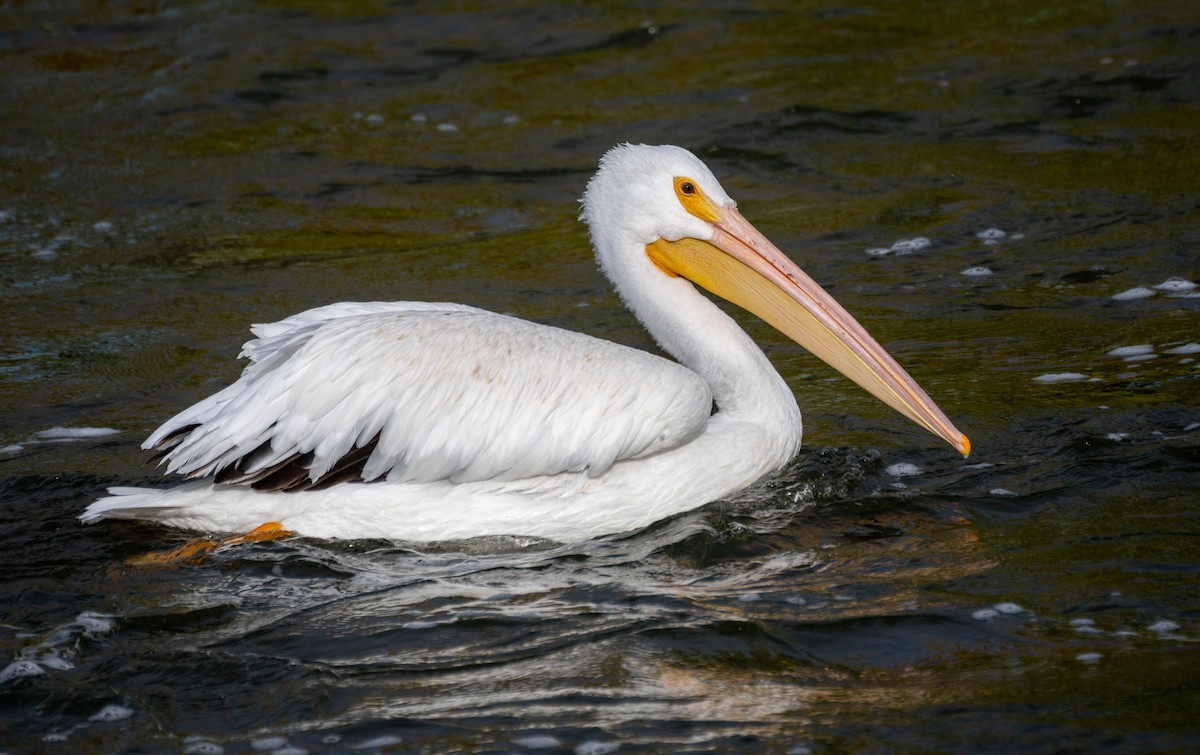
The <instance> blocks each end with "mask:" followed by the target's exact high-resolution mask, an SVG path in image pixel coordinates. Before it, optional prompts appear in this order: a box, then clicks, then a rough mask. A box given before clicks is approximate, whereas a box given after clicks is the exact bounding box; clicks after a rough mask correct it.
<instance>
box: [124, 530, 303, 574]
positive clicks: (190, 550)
mask: <svg viewBox="0 0 1200 755" xmlns="http://www.w3.org/2000/svg"><path fill="white" fill-rule="evenodd" d="M291 535H292V533H291V532H289V531H288V530H285V529H284V528H283V525H282V524H280V523H279V522H267V523H266V524H262V525H259V526H258V527H255V528H254V529H252V530H250V531H249V532H247V533H246V534H244V535H235V536H234V537H227V538H225V539H224V540H213V539H212V538H208V537H201V538H197V539H195V540H189V541H187V542H186V543H184V544H183V545H181V546H179V547H178V548H172V549H171V550H169V551H154V552H152V553H146V554H144V555H141V556H133V557H132V558H129V559H126V561H125V563H127V564H129V565H130V566H173V565H175V564H198V563H200V562H202V561H203V560H204V559H205V558H207V557H208V554H210V553H212V552H213V551H215V550H216V549H217V548H220V547H223V546H226V545H241V544H242V543H261V542H266V541H269V540H282V539H283V538H285V537H291Z"/></svg>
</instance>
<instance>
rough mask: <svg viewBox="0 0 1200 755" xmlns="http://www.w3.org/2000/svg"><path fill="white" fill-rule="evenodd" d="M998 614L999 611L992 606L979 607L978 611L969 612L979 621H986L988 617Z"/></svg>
mask: <svg viewBox="0 0 1200 755" xmlns="http://www.w3.org/2000/svg"><path fill="white" fill-rule="evenodd" d="M999 615H1000V612H999V611H997V610H996V609H994V608H980V609H979V610H978V611H975V612H974V613H972V614H971V618H972V619H978V620H979V621H987V620H988V619H994V618H996V617H997V616H999Z"/></svg>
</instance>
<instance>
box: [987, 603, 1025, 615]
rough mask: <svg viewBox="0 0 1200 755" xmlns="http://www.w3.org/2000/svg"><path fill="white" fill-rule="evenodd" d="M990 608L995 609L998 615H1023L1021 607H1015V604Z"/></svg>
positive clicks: (1000, 604)
mask: <svg viewBox="0 0 1200 755" xmlns="http://www.w3.org/2000/svg"><path fill="white" fill-rule="evenodd" d="M992 608H995V609H996V610H997V611H999V612H1000V613H1007V614H1013V613H1024V612H1025V609H1024V608H1022V607H1021V606H1019V605H1017V604H1016V603H997V604H996V605H994V606H992Z"/></svg>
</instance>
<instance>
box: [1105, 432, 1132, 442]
mask: <svg viewBox="0 0 1200 755" xmlns="http://www.w3.org/2000/svg"><path fill="white" fill-rule="evenodd" d="M1128 436H1129V433H1108V434H1107V435H1105V436H1104V437H1105V438H1107V439H1108V440H1125V438H1126V437H1128Z"/></svg>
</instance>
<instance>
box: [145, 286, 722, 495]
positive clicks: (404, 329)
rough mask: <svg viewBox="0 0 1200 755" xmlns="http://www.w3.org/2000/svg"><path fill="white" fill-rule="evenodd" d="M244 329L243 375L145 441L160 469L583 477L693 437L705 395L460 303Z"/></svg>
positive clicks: (678, 371) (274, 479) (685, 376)
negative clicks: (248, 334) (159, 458)
mask: <svg viewBox="0 0 1200 755" xmlns="http://www.w3.org/2000/svg"><path fill="white" fill-rule="evenodd" d="M253 333H254V334H255V335H256V336H257V338H256V339H254V340H252V341H250V342H248V343H247V344H246V345H245V346H244V347H243V351H242V356H244V357H248V358H249V359H250V364H249V365H248V366H247V367H246V369H245V370H244V371H243V373H242V376H241V377H240V378H239V379H238V381H237V382H235V383H234V384H233V385H231V386H229V387H227V388H225V389H224V390H222V391H220V392H218V393H216V394H214V395H212V396H210V397H209V398H207V399H205V400H204V401H201V402H199V403H198V404H196V405H194V406H192V407H190V408H188V409H186V410H185V411H183V412H180V413H179V414H178V415H177V416H176V417H174V418H173V419H171V420H170V421H168V422H166V423H165V424H164V425H163V426H162V427H160V428H159V429H158V430H157V431H156V432H155V433H154V434H153V435H151V436H150V438H149V439H147V441H146V443H145V444H144V447H145V448H153V449H157V450H159V451H160V452H162V453H163V459H164V460H165V462H166V464H167V467H168V470H169V471H171V472H177V473H180V474H184V475H187V476H189V477H206V476H210V475H219V479H221V480H223V481H227V482H234V483H244V484H246V483H248V484H255V485H258V486H261V487H264V488H266V487H271V488H274V489H299V488H306V487H312V486H314V485H318V484H328V483H329V482H331V481H335V478H336V479H362V480H367V481H370V480H377V479H387V480H389V481H393V482H431V481H435V480H450V481H452V482H469V481H476V480H488V479H494V480H502V481H505V480H518V479H525V478H531V477H537V476H541V475H553V474H559V473H563V472H587V473H588V474H589V475H591V476H593V477H594V476H598V475H600V474H603V473H604V472H605V471H606V470H607V469H608V468H609V467H611V466H612V465H613V464H614V463H616V462H617V461H620V460H622V459H630V458H637V457H640V456H646V455H649V454H653V453H657V452H660V451H663V450H666V449H669V448H673V447H675V446H678V445H680V444H683V443H686V442H688V441H689V440H691V439H692V438H694V437H695V436H696V435H698V434H699V433H700V432H701V431H702V430H703V429H704V427H705V425H706V423H707V421H708V416H709V413H710V409H711V405H712V395H711V392H710V390H709V388H708V386H707V385H706V384H705V383H704V381H703V380H701V379H700V377H699V376H697V375H696V374H695V373H693V372H691V371H690V370H688V369H687V368H685V367H683V366H681V365H679V364H676V363H674V362H671V361H669V360H666V359H662V358H660V357H657V356H654V355H651V354H647V353H645V352H642V351H638V350H636V349H631V348H628V347H624V346H620V345H617V344H613V343H610V342H608V341H602V340H599V339H595V338H591V337H590V336H585V335H582V334H579V333H572V332H570V331H566V330H561V329H559V328H553V327H549V326H545V325H537V324H534V323H530V322H526V321H524V320H518V319H516V318H512V317H507V316H504V315H498V314H495V313H492V312H486V311H484V310H479V309H474V308H471V307H464V306H461V305H455V304H429V303H421V302H393V303H358V302H352V303H342V304H336V305H331V306H328V307H321V308H319V309H314V310H309V311H307V312H302V313H300V314H298V315H294V316H292V317H289V318H287V319H286V320H282V321H280V322H277V323H270V324H266V325H256V326H254V328H253Z"/></svg>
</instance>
